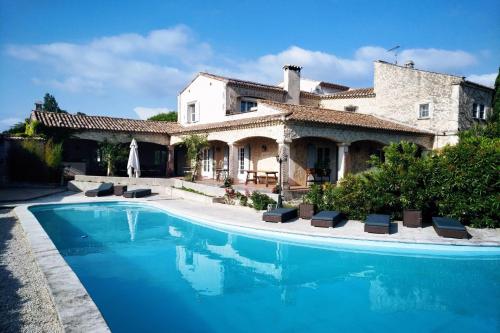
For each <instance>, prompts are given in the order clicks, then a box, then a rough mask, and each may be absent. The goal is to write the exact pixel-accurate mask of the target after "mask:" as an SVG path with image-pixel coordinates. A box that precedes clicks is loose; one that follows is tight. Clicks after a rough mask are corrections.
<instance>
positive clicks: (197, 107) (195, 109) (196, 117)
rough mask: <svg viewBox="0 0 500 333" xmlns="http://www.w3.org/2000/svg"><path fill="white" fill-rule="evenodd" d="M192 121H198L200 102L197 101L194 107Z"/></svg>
mask: <svg viewBox="0 0 500 333" xmlns="http://www.w3.org/2000/svg"><path fill="white" fill-rule="evenodd" d="M194 114H195V115H194V119H195V121H196V122H198V121H200V102H199V101H197V102H196V105H195V107H194Z"/></svg>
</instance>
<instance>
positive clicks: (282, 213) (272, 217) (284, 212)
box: [262, 208, 297, 223]
mask: <svg viewBox="0 0 500 333" xmlns="http://www.w3.org/2000/svg"><path fill="white" fill-rule="evenodd" d="M296 217H297V208H276V209H273V210H272V211H270V212H265V213H264V214H262V220H263V221H266V222H275V223H277V222H286V221H290V220H292V219H294V218H296Z"/></svg>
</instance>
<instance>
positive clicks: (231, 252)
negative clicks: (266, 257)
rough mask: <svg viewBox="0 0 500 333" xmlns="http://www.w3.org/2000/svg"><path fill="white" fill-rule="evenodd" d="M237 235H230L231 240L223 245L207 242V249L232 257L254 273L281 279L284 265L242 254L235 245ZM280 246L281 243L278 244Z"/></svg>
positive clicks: (224, 256) (225, 257)
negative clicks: (234, 240) (253, 258)
mask: <svg viewBox="0 0 500 333" xmlns="http://www.w3.org/2000/svg"><path fill="white" fill-rule="evenodd" d="M234 238H235V237H234V236H233V235H229V241H228V243H227V244H225V245H223V246H216V245H209V244H207V250H208V251H210V252H211V253H213V254H216V255H218V256H220V257H221V258H224V259H231V260H234V261H236V262H237V263H238V264H239V265H241V266H243V267H248V268H250V269H252V271H253V272H254V273H258V274H263V275H267V276H271V277H273V278H275V279H276V280H278V281H280V280H281V279H282V274H283V270H282V267H281V266H280V265H279V264H278V262H279V261H276V260H275V262H272V263H271V262H261V261H256V260H252V259H250V258H248V257H245V256H242V255H241V254H240V253H239V252H238V251H237V250H235V249H234V247H233V239H234ZM278 247H279V244H278ZM279 252H280V251H279V249H277V251H276V255H277V256H279Z"/></svg>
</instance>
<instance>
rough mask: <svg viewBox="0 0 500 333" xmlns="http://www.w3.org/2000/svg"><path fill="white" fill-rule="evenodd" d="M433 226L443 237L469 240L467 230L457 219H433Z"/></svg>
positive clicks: (434, 217)
mask: <svg viewBox="0 0 500 333" xmlns="http://www.w3.org/2000/svg"><path fill="white" fill-rule="evenodd" d="M432 226H433V227H434V230H436V233H437V234H438V235H439V236H441V237H449V238H468V237H469V234H468V233H467V229H465V227H464V226H463V225H462V224H461V223H460V222H458V220H456V219H452V218H450V217H437V216H433V217H432Z"/></svg>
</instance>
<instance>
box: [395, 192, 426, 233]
mask: <svg viewBox="0 0 500 333" xmlns="http://www.w3.org/2000/svg"><path fill="white" fill-rule="evenodd" d="M424 192H425V189H423V188H418V187H417V186H415V187H412V188H411V190H409V189H407V190H405V189H404V188H403V191H402V193H401V196H400V200H401V205H402V206H403V225H404V226H405V227H410V228H422V225H423V210H424V208H425V206H426V200H425V195H424Z"/></svg>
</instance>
